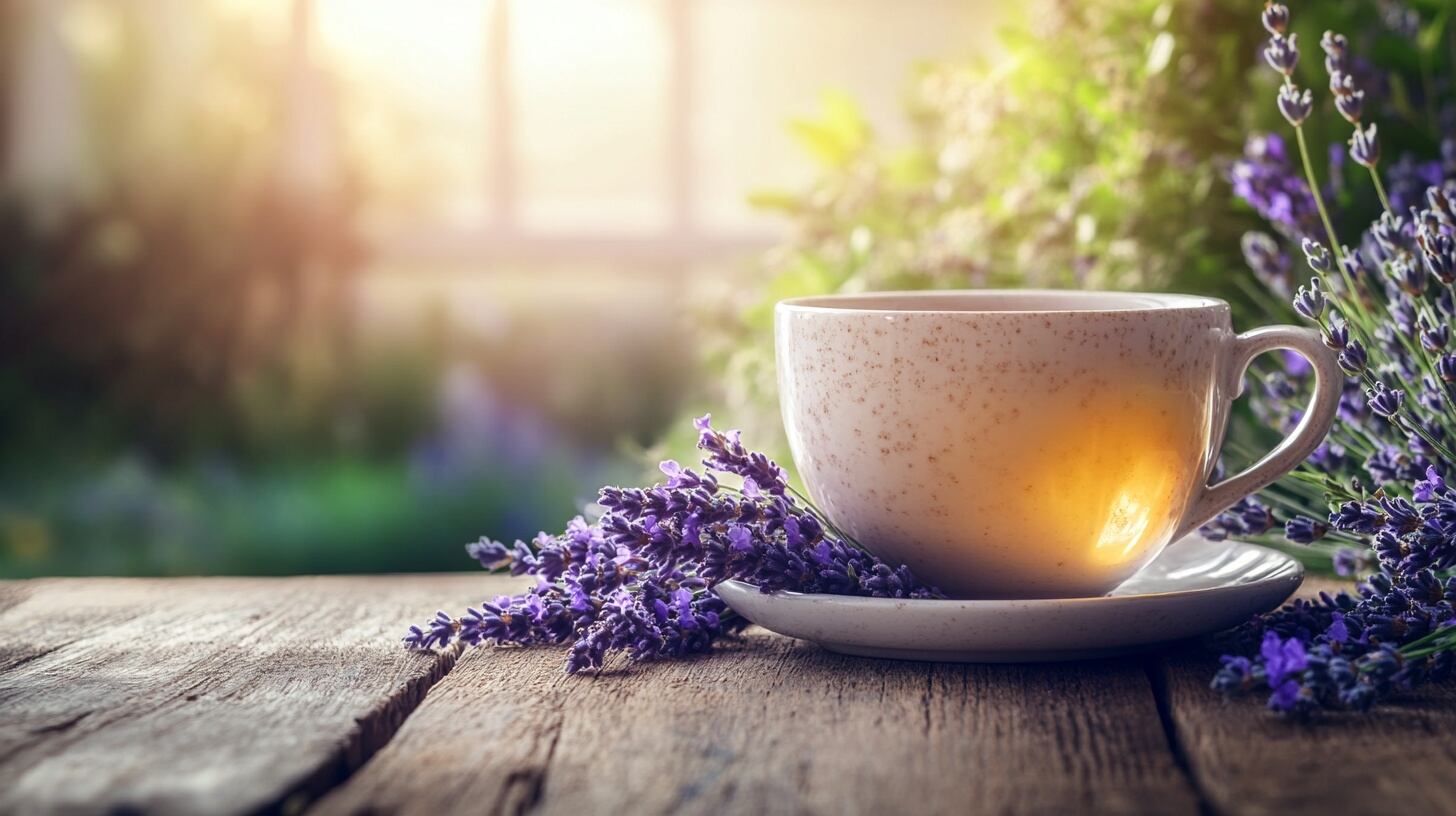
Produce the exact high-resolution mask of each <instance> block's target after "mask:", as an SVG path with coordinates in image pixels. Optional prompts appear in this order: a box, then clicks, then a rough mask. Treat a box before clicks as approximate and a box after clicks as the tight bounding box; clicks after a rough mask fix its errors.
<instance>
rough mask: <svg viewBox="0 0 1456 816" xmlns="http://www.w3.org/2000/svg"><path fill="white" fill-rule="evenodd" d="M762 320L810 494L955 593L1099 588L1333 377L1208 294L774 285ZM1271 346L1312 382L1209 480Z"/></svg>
mask: <svg viewBox="0 0 1456 816" xmlns="http://www.w3.org/2000/svg"><path fill="white" fill-rule="evenodd" d="M775 322H776V342H777V353H778V370H779V386H780V401H781V404H782V408H783V416H784V422H785V425H786V427H787V430H788V435H789V441H790V444H791V446H792V449H793V454H794V461H795V463H796V464H797V465H798V468H799V472H800V474H801V475H802V476H803V478H804V480H805V483H806V485H807V486H808V488H809V491H810V494H811V496H812V497H813V498H814V500H815V502H816V503H817V504H818V505H819V506H820V507H821V508H822V509H823V510H824V511H825V512H826V513H827V514H828V515H829V517H830V518H831V519H832V520H833V521H834V522H835V523H836V524H838V525H840V526H841V527H842V528H844V529H845V531H846V532H848V533H849V534H850V535H851V536H853V537H854V538H855V539H857V540H858V541H860V542H861V543H863V544H864V545H865V546H867V547H869V548H870V549H871V550H873V551H874V552H876V553H877V554H879V555H880V556H881V557H883V558H885V559H887V560H889V561H892V562H904V563H906V564H909V565H910V566H911V567H912V568H913V569H914V570H916V572H917V573H918V574H919V575H920V576H921V577H922V578H924V579H925V580H927V581H931V582H934V583H937V584H939V585H940V586H941V587H942V588H944V589H946V590H947V591H949V592H951V593H954V594H956V595H959V596H962V597H978V598H997V597H1080V596H1088V595H1099V594H1102V593H1104V592H1106V591H1107V590H1109V589H1111V588H1112V587H1114V586H1116V585H1118V584H1119V583H1121V582H1122V581H1123V580H1125V579H1126V578H1127V577H1128V576H1130V575H1132V574H1133V573H1134V572H1136V571H1137V570H1138V569H1139V568H1140V567H1142V566H1143V565H1144V564H1146V563H1147V562H1148V561H1149V560H1150V559H1151V558H1152V557H1153V556H1155V555H1156V554H1157V553H1158V552H1159V551H1160V550H1161V549H1162V547H1163V546H1165V545H1166V544H1167V543H1168V542H1169V541H1170V540H1172V539H1173V538H1174V537H1175V536H1176V535H1179V534H1181V533H1183V532H1186V531H1187V530H1189V529H1190V528H1191V527H1193V526H1196V525H1197V524H1200V523H1202V522H1203V521H1206V520H1207V518H1208V517H1209V516H1211V515H1213V514H1214V513H1216V512H1218V511H1219V510H1221V509H1222V508H1223V507H1225V506H1227V505H1228V504H1231V503H1232V502H1233V501H1235V500H1237V499H1238V498H1239V497H1240V496H1242V495H1244V494H1246V493H1248V492H1251V491H1253V490H1256V489H1258V488H1259V487H1261V486H1263V485H1264V484H1267V483H1268V481H1270V480H1272V479H1273V478H1277V477H1278V476H1279V475H1280V474H1282V473H1283V472H1285V471H1286V470H1288V468H1289V467H1292V466H1293V464H1295V463H1297V462H1298V461H1300V460H1302V459H1303V457H1304V456H1306V455H1308V453H1309V451H1310V450H1312V449H1313V447H1314V446H1315V445H1317V444H1318V443H1319V440H1320V439H1322V438H1323V436H1324V433H1325V432H1326V431H1327V430H1328V424H1329V421H1330V419H1331V417H1332V414H1333V409H1334V402H1335V400H1336V399H1337V397H1338V381H1339V377H1338V375H1337V373H1336V372H1335V369H1334V361H1333V358H1332V355H1330V354H1329V352H1328V351H1327V350H1326V349H1324V348H1323V346H1322V345H1321V344H1320V343H1319V342H1318V337H1317V336H1316V335H1314V333H1313V332H1310V331H1309V330H1306V329H1295V328H1287V327H1286V328H1278V329H1263V330H1259V331H1258V332H1253V333H1250V334H1249V335H1245V336H1244V337H1243V338H1239V337H1236V336H1235V335H1234V332H1233V330H1232V327H1231V325H1230V322H1229V312H1228V306H1227V305H1226V304H1224V303H1223V302H1221V301H1217V300H1212V299H1207V298H1193V297H1185V296H1169V295H1129V294H1114V293H1072V292H939V293H883V294H874V295H858V296H835V297H827V298H808V299H800V300H794V301H786V302H784V303H781V304H779V307H778V309H777V311H776V321H775ZM1274 347H1292V348H1295V349H1296V350H1298V351H1299V352H1300V353H1302V354H1305V355H1306V356H1309V357H1310V358H1311V359H1312V361H1313V362H1314V363H1315V368H1316V371H1317V372H1318V373H1319V374H1320V375H1321V380H1322V388H1321V389H1320V397H1321V399H1320V400H1319V401H1318V404H1317V405H1316V406H1315V408H1314V409H1312V410H1311V411H1310V412H1309V417H1310V418H1309V419H1308V420H1307V421H1306V425H1307V427H1304V428H1302V429H1301V431H1300V432H1298V433H1296V434H1295V437H1293V438H1291V440H1290V441H1289V442H1288V443H1287V444H1286V445H1285V446H1283V448H1281V450H1280V451H1278V452H1277V453H1278V454H1279V456H1278V457H1277V458H1278V461H1277V462H1269V461H1266V462H1263V463H1261V464H1260V466H1259V469H1258V471H1257V472H1256V473H1251V474H1243V475H1241V476H1240V477H1238V478H1236V479H1234V480H1230V482H1229V483H1225V484H1222V485H1220V486H1218V487H1216V488H1213V489H1207V488H1205V487H1204V485H1205V483H1206V480H1207V477H1208V474H1209V472H1210V470H1211V468H1212V464H1213V461H1214V459H1215V458H1216V455H1217V450H1218V446H1219V445H1220V443H1221V442H1222V436H1223V429H1224V425H1225V422H1226V419H1227V415H1228V410H1229V405H1230V401H1231V400H1232V398H1233V396H1234V395H1235V393H1236V390H1237V384H1238V382H1239V380H1240V378H1241V376H1242V373H1243V368H1244V367H1245V366H1246V365H1247V363H1248V360H1249V359H1250V358H1251V357H1252V356H1254V355H1255V354H1257V353H1259V352H1262V351H1264V350H1268V349H1269V348H1274ZM1332 388H1333V389H1334V390H1333V391H1332ZM1266 477H1267V478H1266ZM1261 480H1262V481H1261ZM1236 493H1237V495H1235V494H1236ZM1214 505H1217V506H1214Z"/></svg>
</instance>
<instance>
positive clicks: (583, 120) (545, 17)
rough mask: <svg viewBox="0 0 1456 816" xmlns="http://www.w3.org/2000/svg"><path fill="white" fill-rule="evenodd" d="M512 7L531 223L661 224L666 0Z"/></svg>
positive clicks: (524, 197)
mask: <svg viewBox="0 0 1456 816" xmlns="http://www.w3.org/2000/svg"><path fill="white" fill-rule="evenodd" d="M510 8H511V50H512V54H511V72H512V86H513V91H514V101H513V104H514V110H515V111H516V114H517V119H516V128H515V132H514V134H513V138H514V139H515V155H516V158H517V164H516V167H517V171H518V174H519V176H518V189H519V194H520V197H521V198H520V204H521V218H522V222H523V223H524V224H525V225H526V226H527V227H528V228H530V229H535V230H540V231H546V232H556V231H567V230H572V229H578V230H603V231H607V230H610V231H613V232H620V231H626V232H638V231H657V230H660V229H662V228H663V227H664V225H666V224H667V223H668V221H669V205H668V199H667V190H668V168H667V166H666V162H667V159H666V152H667V133H668V130H667V125H666V123H667V108H666V95H667V94H666V82H665V77H666V76H667V75H668V71H669V60H670V54H671V51H670V48H669V44H668V40H667V32H666V30H665V24H666V19H667V18H666V14H665V11H666V9H665V3H664V2H663V1H662V0H525V1H524V2H514V3H512V4H511V7H510Z"/></svg>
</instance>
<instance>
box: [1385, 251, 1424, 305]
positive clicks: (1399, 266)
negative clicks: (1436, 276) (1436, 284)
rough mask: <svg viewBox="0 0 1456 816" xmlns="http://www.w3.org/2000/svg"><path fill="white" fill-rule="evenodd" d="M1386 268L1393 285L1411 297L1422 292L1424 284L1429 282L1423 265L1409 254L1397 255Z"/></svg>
mask: <svg viewBox="0 0 1456 816" xmlns="http://www.w3.org/2000/svg"><path fill="white" fill-rule="evenodd" d="M1386 270H1387V271H1388V272H1389V274H1390V277H1391V279H1392V280H1394V281H1395V285H1396V286H1399V287H1400V290H1401V291H1402V292H1405V293H1406V294H1408V295H1411V296H1412V297H1416V296H1419V295H1421V294H1422V293H1424V292H1425V291H1426V285H1427V284H1428V283H1429V282H1430V278H1429V277H1428V276H1427V275H1426V268H1425V266H1423V265H1421V264H1420V263H1417V262H1416V260H1415V259H1414V258H1412V257H1410V256H1409V255H1401V256H1398V257H1397V258H1395V259H1394V260H1392V261H1391V262H1390V263H1389V264H1387V265H1386ZM1392 311H1393V309H1392Z"/></svg>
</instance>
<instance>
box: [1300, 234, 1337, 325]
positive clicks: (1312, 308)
mask: <svg viewBox="0 0 1456 816" xmlns="http://www.w3.org/2000/svg"><path fill="white" fill-rule="evenodd" d="M1321 249H1323V247H1321ZM1325 262H1326V263H1328V262H1329V257H1328V256H1326V257H1325ZM1310 265H1311V266H1313V265H1314V264H1313V263H1311V264H1310ZM1294 311H1296V312H1299V313H1300V314H1302V315H1304V316H1305V317H1307V318H1309V319H1310V320H1313V321H1315V322H1319V319H1320V317H1322V316H1323V315H1324V313H1325V293H1324V292H1322V291H1321V290H1320V282H1319V278H1310V279H1309V288H1308V289H1306V288H1305V287H1303V286H1301V287H1299V291H1298V292H1297V293H1295V295H1294Z"/></svg>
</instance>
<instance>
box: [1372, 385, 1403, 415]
mask: <svg viewBox="0 0 1456 816" xmlns="http://www.w3.org/2000/svg"><path fill="white" fill-rule="evenodd" d="M1365 396H1366V397H1368V398H1369V405H1370V410H1372V411H1374V412H1375V413H1376V414H1379V415H1380V416H1383V417H1385V418H1386V419H1395V418H1396V416H1397V415H1399V414H1400V408H1401V406H1402V405H1404V404H1405V392H1404V391H1401V390H1400V389H1398V388H1386V387H1385V384H1384V383H1381V382H1377V383H1375V386H1374V387H1373V388H1370V389H1367V390H1366V392H1365Z"/></svg>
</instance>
